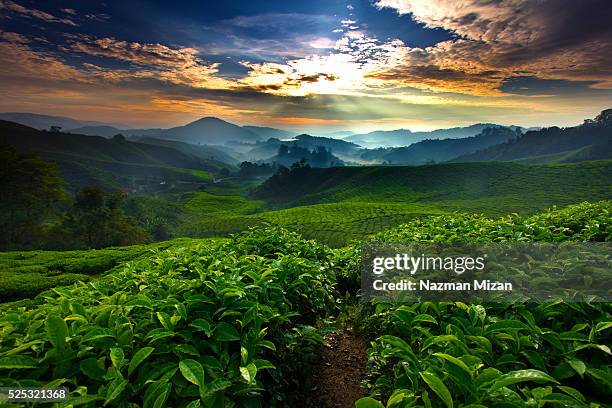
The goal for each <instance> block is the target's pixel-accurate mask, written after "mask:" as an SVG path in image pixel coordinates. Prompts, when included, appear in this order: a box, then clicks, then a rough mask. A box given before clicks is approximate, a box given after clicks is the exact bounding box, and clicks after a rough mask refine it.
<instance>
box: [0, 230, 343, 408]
mask: <svg viewBox="0 0 612 408" xmlns="http://www.w3.org/2000/svg"><path fill="white" fill-rule="evenodd" d="M330 261H331V253H330V251H329V250H328V249H327V248H325V247H322V246H320V245H318V244H316V243H315V242H313V241H304V240H302V239H301V238H299V237H298V236H297V235H295V234H291V233H288V232H286V231H282V230H275V229H261V230H254V231H251V232H248V233H245V234H241V235H238V236H235V237H233V238H232V239H230V240H227V241H208V242H203V243H198V242H196V241H190V242H185V243H184V245H182V246H181V247H176V248H172V249H169V250H166V251H155V252H152V253H150V254H149V256H147V257H146V258H143V259H141V260H137V261H132V262H129V263H127V264H125V265H124V266H123V267H122V268H117V269H115V270H114V271H112V272H111V273H109V274H107V275H105V276H103V277H101V278H99V279H97V280H96V281H95V282H92V283H89V284H85V283H80V284H76V285H74V286H72V287H65V288H56V289H54V290H53V291H51V292H48V293H47V294H46V295H45V299H44V302H42V303H41V304H40V305H38V306H36V307H32V308H19V309H13V310H11V311H7V312H6V313H4V314H2V316H1V317H0V328H1V331H0V384H1V385H2V386H26V385H28V386H42V385H45V384H49V383H51V382H52V383H53V384H55V385H59V384H64V385H67V386H68V387H69V388H70V390H71V392H70V400H69V402H68V403H69V404H72V405H74V406H76V405H82V406H91V407H94V406H100V405H103V404H104V405H108V406H127V405H126V404H136V405H138V406H144V407H161V406H186V405H188V404H190V403H191V404H192V405H191V406H209V407H225V406H245V407H247V406H261V405H266V406H269V405H272V406H285V403H284V401H285V400H284V395H285V394H286V393H285V391H286V390H287V389H288V388H290V387H291V386H292V385H294V384H295V383H294V382H297V383H298V384H299V382H300V379H301V378H304V376H306V375H308V370H307V369H308V364H312V363H313V361H314V359H315V357H316V356H317V355H318V354H317V350H318V348H320V347H321V345H322V338H321V336H320V335H318V334H317V333H316V331H314V330H313V329H312V328H310V327H309V325H312V324H314V323H315V321H316V319H317V317H318V316H325V315H327V314H329V313H331V312H332V311H333V310H334V308H335V301H334V282H333V281H334V277H333V275H330V274H328V273H326V270H327V269H328V267H329V263H330ZM308 350H312V351H311V352H309V351H308ZM305 356H310V357H305ZM295 362H300V363H302V364H304V365H300V366H296V365H295ZM34 367H36V368H34ZM298 369H299V370H298ZM232 404H235V405H232ZM253 404H255V405H253Z"/></svg>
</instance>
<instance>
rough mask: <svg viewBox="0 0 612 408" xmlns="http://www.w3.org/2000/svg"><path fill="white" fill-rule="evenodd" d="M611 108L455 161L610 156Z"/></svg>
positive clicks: (569, 159)
mask: <svg viewBox="0 0 612 408" xmlns="http://www.w3.org/2000/svg"><path fill="white" fill-rule="evenodd" d="M611 146H612V109H608V110H605V111H603V112H601V114H599V115H598V116H597V117H596V118H595V119H592V120H591V119H587V120H585V122H584V124H582V125H580V126H575V127H569V128H559V127H556V126H555V127H550V128H544V129H541V130H536V131H529V132H526V133H525V134H524V135H523V136H522V137H520V138H518V139H517V140H515V141H511V142H507V143H501V144H498V145H495V146H491V147H489V148H487V149H484V150H480V151H477V152H474V153H471V154H466V155H463V156H460V157H457V158H456V159H454V160H453V161H455V162H460V161H463V162H471V161H510V160H514V161H521V162H524V163H552V162H557V163H568V162H576V161H584V160H600V159H612V148H611Z"/></svg>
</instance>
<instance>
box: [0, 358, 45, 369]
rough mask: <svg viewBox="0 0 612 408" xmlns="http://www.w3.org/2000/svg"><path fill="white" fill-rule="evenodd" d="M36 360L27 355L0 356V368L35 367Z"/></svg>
mask: <svg viewBox="0 0 612 408" xmlns="http://www.w3.org/2000/svg"><path fill="white" fill-rule="evenodd" d="M37 366H38V362H37V361H36V360H35V359H33V358H32V357H28V356H8V357H2V358H0V368H6V369H9V370H12V369H18V368H36V367H37Z"/></svg>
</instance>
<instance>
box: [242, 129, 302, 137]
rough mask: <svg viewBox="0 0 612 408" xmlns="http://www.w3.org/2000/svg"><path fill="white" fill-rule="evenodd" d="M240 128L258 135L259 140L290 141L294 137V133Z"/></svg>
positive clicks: (279, 130) (280, 130)
mask: <svg viewBox="0 0 612 408" xmlns="http://www.w3.org/2000/svg"><path fill="white" fill-rule="evenodd" d="M242 128H243V129H246V130H248V131H250V132H253V133H255V134H256V135H259V137H261V140H268V139H270V138H271V137H273V138H277V139H291V138H292V137H294V136H295V135H296V133H295V132H289V131H287V130H282V129H276V128H271V127H265V126H243V127H242Z"/></svg>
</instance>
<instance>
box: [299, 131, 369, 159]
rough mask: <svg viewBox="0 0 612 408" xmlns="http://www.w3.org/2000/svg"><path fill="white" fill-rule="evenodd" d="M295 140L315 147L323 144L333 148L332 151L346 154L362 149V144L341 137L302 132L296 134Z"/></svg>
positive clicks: (309, 146)
mask: <svg viewBox="0 0 612 408" xmlns="http://www.w3.org/2000/svg"><path fill="white" fill-rule="evenodd" d="M295 140H296V141H297V144H298V145H299V146H302V147H306V148H309V149H314V148H315V147H317V146H323V147H325V148H327V149H328V150H331V151H332V153H338V154H345V155H349V154H354V153H356V152H357V150H359V149H360V146H359V145H357V144H355V143H352V142H348V141H346V140H341V139H334V138H331V137H321V136H311V135H307V134H302V135H298V136H296V137H295Z"/></svg>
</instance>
